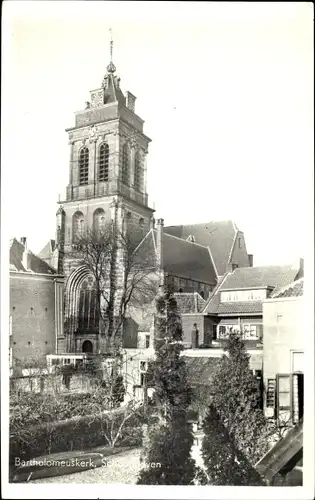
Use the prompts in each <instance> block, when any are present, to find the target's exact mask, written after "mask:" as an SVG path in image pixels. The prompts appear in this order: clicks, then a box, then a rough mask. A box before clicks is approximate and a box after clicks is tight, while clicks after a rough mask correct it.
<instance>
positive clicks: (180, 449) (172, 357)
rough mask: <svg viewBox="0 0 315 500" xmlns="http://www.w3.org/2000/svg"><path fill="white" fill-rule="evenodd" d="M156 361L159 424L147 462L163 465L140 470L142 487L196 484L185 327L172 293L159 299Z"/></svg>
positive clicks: (152, 373) (151, 438)
mask: <svg viewBox="0 0 315 500" xmlns="http://www.w3.org/2000/svg"><path fill="white" fill-rule="evenodd" d="M156 307H157V315H156V316H157V318H156V327H157V329H158V331H157V342H156V344H155V352H156V356H155V360H154V361H153V362H152V363H151V365H150V376H149V379H150V386H152V387H153V388H154V395H153V398H154V407H155V409H156V423H155V424H154V425H152V424H151V426H150V430H149V433H148V434H149V442H148V445H147V449H146V456H145V463H146V464H151V463H155V464H160V466H159V467H150V466H149V467H148V466H147V465H145V466H144V468H143V469H142V470H141V471H140V475H139V478H138V484H175V485H179V484H193V480H194V477H195V461H194V460H193V459H192V458H191V457H190V450H191V447H192V444H193V433H192V427H191V424H190V423H189V422H188V419H187V413H188V412H187V410H188V408H189V405H190V402H191V395H192V391H191V387H190V386H189V383H188V377H187V369H186V364H185V360H184V358H183V357H182V356H181V352H182V350H183V345H182V342H181V340H182V326H181V319H180V316H179V314H178V313H177V304H176V300H175V299H174V297H173V296H172V295H170V294H165V295H164V296H162V297H161V296H160V297H158V300H157V304H156Z"/></svg>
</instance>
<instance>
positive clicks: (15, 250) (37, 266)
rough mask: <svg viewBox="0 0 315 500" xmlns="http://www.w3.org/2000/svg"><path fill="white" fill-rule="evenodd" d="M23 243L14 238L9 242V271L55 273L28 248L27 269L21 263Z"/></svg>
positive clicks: (23, 249)
mask: <svg viewBox="0 0 315 500" xmlns="http://www.w3.org/2000/svg"><path fill="white" fill-rule="evenodd" d="M24 251H25V247H24V245H22V243H20V242H19V241H17V239H16V238H13V240H12V241H11V242H10V271H22V272H30V273H39V274H56V271H55V270H54V269H53V268H52V267H51V266H49V265H48V264H47V262H45V261H44V260H42V259H41V258H40V257H38V256H37V255H35V254H33V252H31V251H30V250H27V253H28V269H25V267H24V265H23V253H24Z"/></svg>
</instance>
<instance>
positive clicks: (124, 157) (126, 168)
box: [122, 143, 130, 185]
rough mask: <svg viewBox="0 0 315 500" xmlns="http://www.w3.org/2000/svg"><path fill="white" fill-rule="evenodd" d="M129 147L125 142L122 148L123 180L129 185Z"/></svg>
mask: <svg viewBox="0 0 315 500" xmlns="http://www.w3.org/2000/svg"><path fill="white" fill-rule="evenodd" d="M129 158H130V155H129V147H128V144H127V143H125V144H124V145H123V148H122V182H123V183H124V184H127V185H129Z"/></svg>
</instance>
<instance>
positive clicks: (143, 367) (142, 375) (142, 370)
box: [139, 360, 148, 386]
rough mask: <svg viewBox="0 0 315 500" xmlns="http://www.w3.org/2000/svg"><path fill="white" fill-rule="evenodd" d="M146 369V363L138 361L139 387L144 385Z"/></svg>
mask: <svg viewBox="0 0 315 500" xmlns="http://www.w3.org/2000/svg"><path fill="white" fill-rule="evenodd" d="M147 369H148V362H147V361H143V360H140V361H139V373H140V385H141V386H144V384H145V376H146V373H147Z"/></svg>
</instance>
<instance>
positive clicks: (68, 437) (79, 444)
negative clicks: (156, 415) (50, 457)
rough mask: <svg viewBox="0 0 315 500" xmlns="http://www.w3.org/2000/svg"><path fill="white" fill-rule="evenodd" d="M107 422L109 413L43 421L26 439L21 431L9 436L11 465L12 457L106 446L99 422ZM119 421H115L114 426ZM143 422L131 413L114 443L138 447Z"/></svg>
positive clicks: (11, 462)
mask: <svg viewBox="0 0 315 500" xmlns="http://www.w3.org/2000/svg"><path fill="white" fill-rule="evenodd" d="M107 423H108V415H106V414H105V415H102V416H98V417H92V416H91V415H89V416H83V417H79V418H71V419H68V420H64V421H54V422H50V423H49V424H47V423H43V424H40V425H34V426H32V427H31V428H28V429H27V431H28V434H29V435H31V436H32V437H31V439H27V440H25V439H24V437H25V436H23V433H21V434H19V435H17V434H15V435H14V434H11V435H10V457H9V458H10V465H11V468H12V467H14V463H15V457H19V458H20V459H21V460H29V459H31V458H34V457H38V456H40V455H46V454H50V453H58V452H67V451H72V450H83V449H89V448H93V447H96V446H102V445H104V446H106V445H108V443H107V441H106V439H105V436H104V435H103V432H102V425H103V426H104V425H105V426H106V424H107ZM118 425H119V421H117V426H118ZM141 439H142V421H141V419H140V418H139V417H138V416H137V415H133V416H132V417H131V418H130V419H129V420H128V421H127V422H126V425H125V426H124V427H123V429H122V435H121V436H120V437H119V438H118V440H117V442H116V443H115V446H140V445H141Z"/></svg>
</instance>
